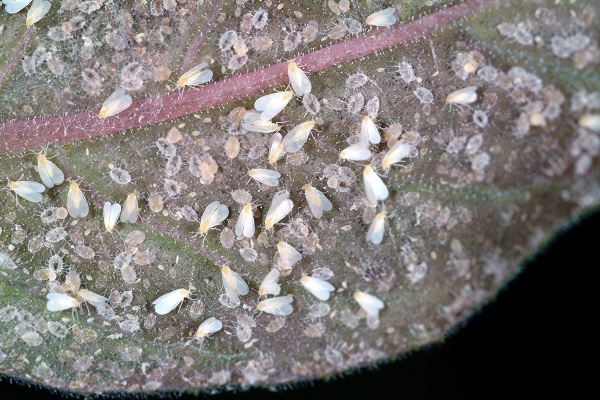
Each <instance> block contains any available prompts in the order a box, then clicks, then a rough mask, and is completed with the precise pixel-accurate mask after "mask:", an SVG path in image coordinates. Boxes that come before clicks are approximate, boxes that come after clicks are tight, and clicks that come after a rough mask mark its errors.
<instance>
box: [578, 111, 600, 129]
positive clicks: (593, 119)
mask: <svg viewBox="0 0 600 400" xmlns="http://www.w3.org/2000/svg"><path fill="white" fill-rule="evenodd" d="M577 123H578V124H579V126H581V127H582V128H587V129H589V130H592V131H594V132H600V114H584V115H582V116H581V117H580V118H579V121H577Z"/></svg>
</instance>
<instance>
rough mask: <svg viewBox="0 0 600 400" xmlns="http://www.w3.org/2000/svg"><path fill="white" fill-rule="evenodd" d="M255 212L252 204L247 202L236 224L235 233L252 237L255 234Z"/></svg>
mask: <svg viewBox="0 0 600 400" xmlns="http://www.w3.org/2000/svg"><path fill="white" fill-rule="evenodd" d="M254 231H255V227H254V213H253V212H252V204H250V203H248V204H246V205H245V206H244V207H243V208H242V210H241V211H240V216H239V217H238V220H237V222H236V224H235V234H236V235H237V236H244V237H246V238H251V237H253V236H254Z"/></svg>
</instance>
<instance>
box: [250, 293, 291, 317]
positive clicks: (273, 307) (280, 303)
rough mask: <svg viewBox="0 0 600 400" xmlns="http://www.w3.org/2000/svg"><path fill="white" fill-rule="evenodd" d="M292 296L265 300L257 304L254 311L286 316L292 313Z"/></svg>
mask: <svg viewBox="0 0 600 400" xmlns="http://www.w3.org/2000/svg"><path fill="white" fill-rule="evenodd" d="M292 301H294V299H293V297H292V296H280V297H273V298H271V299H266V300H263V301H261V302H260V303H258V305H257V306H256V309H257V310H259V311H263V312H266V313H269V314H273V315H279V316H286V315H290V314H291V313H292V311H294V307H292Z"/></svg>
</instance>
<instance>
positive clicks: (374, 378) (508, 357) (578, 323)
mask: <svg viewBox="0 0 600 400" xmlns="http://www.w3.org/2000/svg"><path fill="white" fill-rule="evenodd" d="M599 227H600V213H598V212H597V213H596V214H595V215H591V216H588V217H586V218H584V219H583V220H582V221H581V222H579V223H577V224H576V225H575V226H573V227H572V228H571V229H569V230H568V231H566V232H561V233H560V234H559V235H558V236H557V238H556V239H555V240H554V241H553V242H552V243H551V244H550V245H549V246H548V247H547V248H546V249H544V250H542V251H541V252H540V253H539V254H538V255H537V256H536V257H535V258H534V259H533V260H532V261H531V262H529V263H528V264H527V266H526V267H525V269H524V270H523V272H522V273H521V274H520V275H519V276H517V277H516V278H515V279H514V280H513V281H512V282H511V283H510V284H509V285H508V286H507V287H506V288H505V289H504V290H502V291H501V292H500V294H499V295H498V297H497V298H496V300H495V301H494V302H492V303H491V304H488V305H487V306H485V307H484V308H483V309H482V310H481V311H480V312H479V313H477V314H476V315H474V316H473V317H472V318H471V319H470V320H469V321H468V322H467V323H466V324H465V325H464V326H463V327H461V328H460V329H458V330H457V332H456V333H454V334H453V335H450V336H449V337H448V338H447V339H446V341H445V342H444V343H443V344H440V345H436V346H431V347H429V348H427V349H424V350H422V351H419V352H416V353H413V354H411V355H409V356H408V357H405V358H404V359H402V360H400V361H395V362H391V363H388V364H385V365H380V366H378V367H377V368H373V369H370V370H364V371H360V372H355V373H351V374H346V375H344V376H341V377H336V378H334V379H331V380H329V381H328V382H321V381H319V382H314V383H301V384H295V385H293V386H290V387H288V388H283V389H282V390H280V391H279V392H271V391H268V390H263V389H259V390H250V391H247V392H238V393H221V394H218V395H216V396H210V398H212V399H215V400H216V399H219V400H220V399H236V400H239V399H242V400H243V399H265V400H269V399H286V400H287V399H311V400H312V399H337V398H342V399H363V400H372V399H374V398H377V399H388V398H391V399H491V398H503V399H506V398H508V399H512V398H522V397H523V396H524V395H531V396H535V398H539V397H540V396H542V397H546V396H550V395H559V393H562V394H565V395H566V396H567V398H577V397H578V396H579V395H580V394H582V393H583V391H584V390H585V389H590V388H591V392H590V393H589V394H588V396H586V397H590V396H589V395H590V394H591V397H592V398H593V397H596V396H597V395H598V387H599V386H597V385H595V384H594V382H595V381H598V382H600V380H598V371H600V368H598V365H597V361H596V360H597V355H598V334H599V330H598V329H595V325H596V324H597V322H596V320H597V319H598V314H599V312H598V308H597V305H598V303H599V302H598V300H597V295H596V293H598V292H599V291H598V290H597V287H598V285H600V281H598V279H596V278H597V277H598V272H597V270H598V267H599V264H600V263H599V262H598V250H600V240H599V239H600V235H599V234H598V231H599ZM586 361H587V362H589V364H586V363H585V362H586ZM593 393H596V395H593ZM161 397H162V396H161ZM170 397H172V398H189V399H191V398H196V397H195V396H192V395H186V396H178V395H175V396H170ZM200 397H204V396H200ZM553 397H554V396H553ZM17 398H20V399H30V398H35V399H50V398H59V396H58V395H56V394H55V393H50V392H49V391H46V390H40V389H37V388H31V387H26V386H20V385H17V384H15V383H14V382H13V383H11V382H9V381H7V380H6V379H3V380H0V400H11V399H17ZM72 398H73V397H72ZM111 398H114V397H113V396H111ZM130 398H131V396H130Z"/></svg>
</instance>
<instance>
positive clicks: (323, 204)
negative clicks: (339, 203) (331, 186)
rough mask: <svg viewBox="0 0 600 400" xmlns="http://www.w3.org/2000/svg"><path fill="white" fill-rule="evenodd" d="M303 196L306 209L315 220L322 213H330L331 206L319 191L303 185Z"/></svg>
mask: <svg viewBox="0 0 600 400" xmlns="http://www.w3.org/2000/svg"><path fill="white" fill-rule="evenodd" d="M303 189H304V195H305V196H306V201H307V202H308V207H309V208H310V211H311V212H312V214H313V216H314V217H315V218H321V217H322V216H323V211H331V209H332V208H333V206H332V205H331V202H330V201H329V200H328V199H327V197H325V195H324V194H323V193H321V191H320V190H318V189H315V188H314V187H313V186H312V185H304V187H303Z"/></svg>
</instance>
